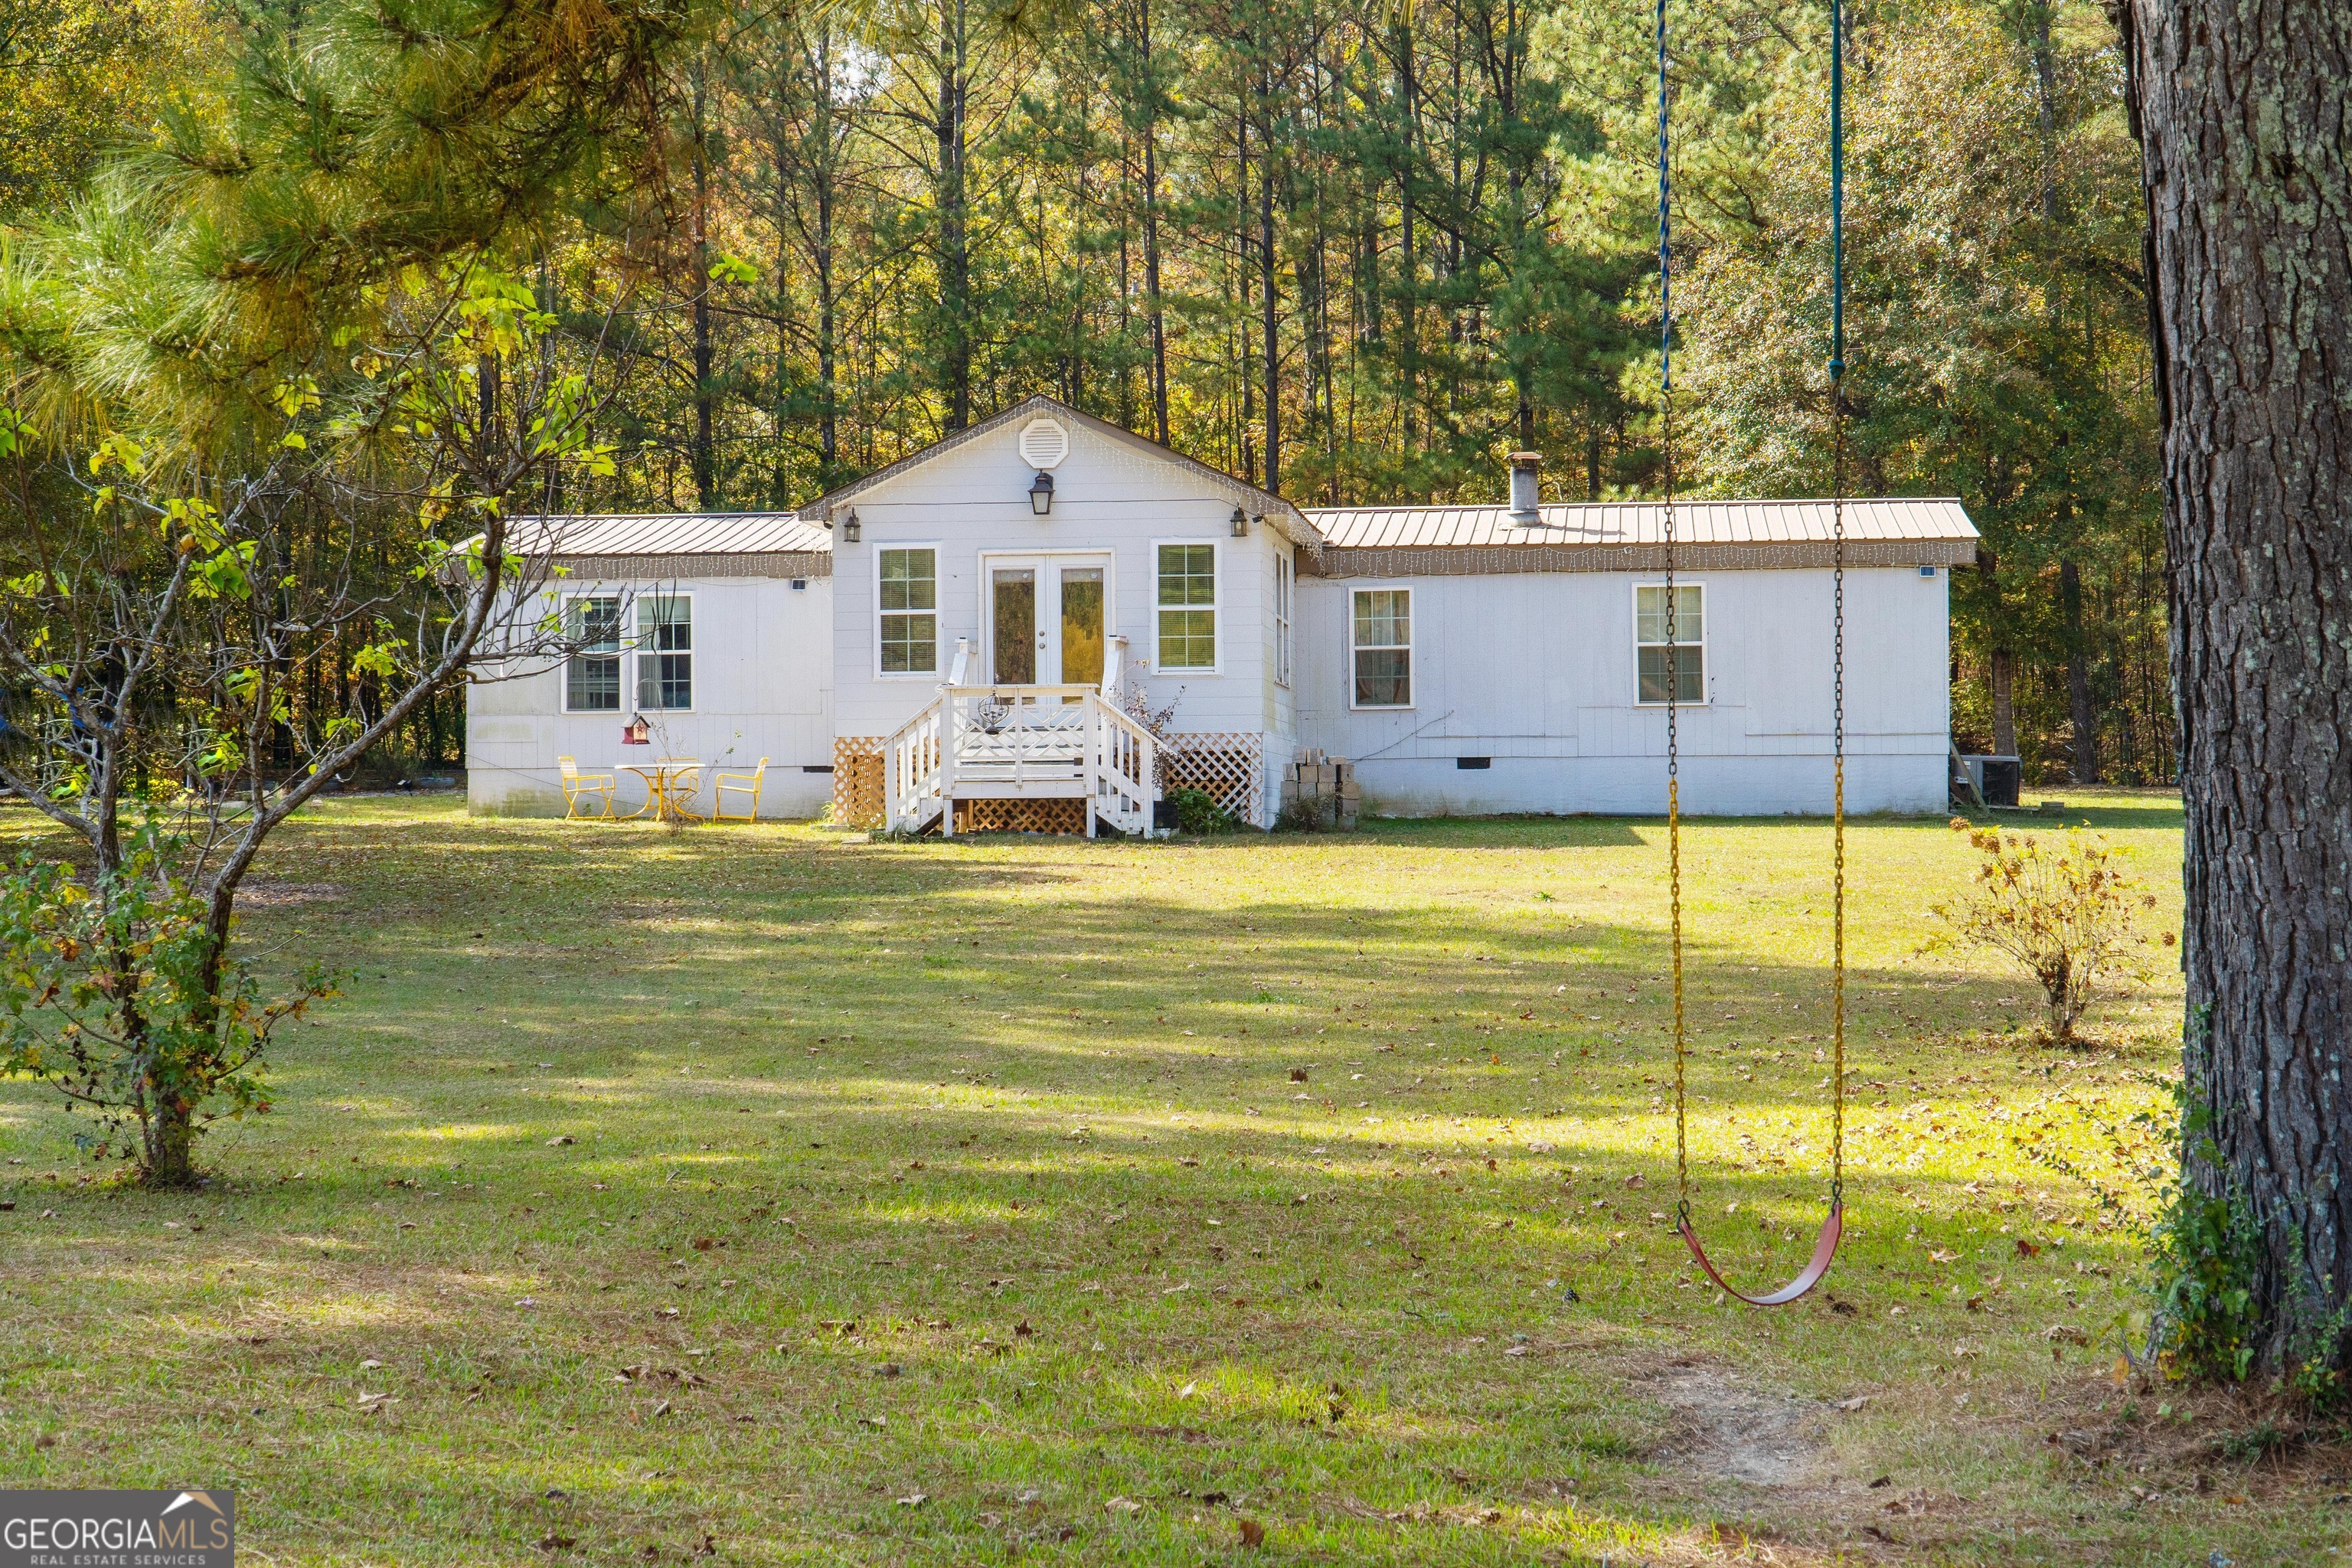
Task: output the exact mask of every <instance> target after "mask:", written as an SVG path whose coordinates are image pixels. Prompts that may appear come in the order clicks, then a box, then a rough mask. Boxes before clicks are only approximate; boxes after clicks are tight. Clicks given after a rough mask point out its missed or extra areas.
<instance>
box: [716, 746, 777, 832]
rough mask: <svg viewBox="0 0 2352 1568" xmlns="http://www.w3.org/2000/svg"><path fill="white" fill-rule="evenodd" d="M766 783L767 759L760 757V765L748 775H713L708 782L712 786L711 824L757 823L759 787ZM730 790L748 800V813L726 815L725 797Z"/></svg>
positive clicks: (758, 817)
mask: <svg viewBox="0 0 2352 1568" xmlns="http://www.w3.org/2000/svg"><path fill="white" fill-rule="evenodd" d="M767 782H768V759H767V758H765V757H761V759H760V765H759V766H758V767H756V768H753V769H752V770H751V772H750V773H716V774H713V775H712V776H711V780H710V783H711V785H712V789H711V794H712V795H713V797H714V798H713V799H712V801H711V803H710V820H711V821H713V822H757V821H759V820H760V786H761V784H765V783H767ZM730 790H732V791H733V792H734V793H735V794H737V795H745V796H748V797H749V798H750V800H751V810H750V811H749V812H748V813H746V814H745V815H743V816H729V815H728V812H727V795H728V792H729V791H730Z"/></svg>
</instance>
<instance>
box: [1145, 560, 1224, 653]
mask: <svg viewBox="0 0 2352 1568" xmlns="http://www.w3.org/2000/svg"><path fill="white" fill-rule="evenodd" d="M1159 611H1160V668H1162V669H1214V668H1217V547H1216V546H1215V545H1213V544H1163V545H1161V546H1160V593H1159Z"/></svg>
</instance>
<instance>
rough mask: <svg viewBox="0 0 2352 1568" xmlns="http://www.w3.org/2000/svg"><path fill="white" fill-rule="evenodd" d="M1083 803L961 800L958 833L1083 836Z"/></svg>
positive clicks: (957, 804) (1084, 813)
mask: <svg viewBox="0 0 2352 1568" xmlns="http://www.w3.org/2000/svg"><path fill="white" fill-rule="evenodd" d="M1086 811H1087V803H1086V802H1085V801H1082V800H960V801H958V802H956V821H955V830H956V831H957V832H958V833H1084V832H1085V831H1086V830H1087V816H1086Z"/></svg>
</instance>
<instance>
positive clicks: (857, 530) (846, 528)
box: [841, 511, 866, 544]
mask: <svg viewBox="0 0 2352 1568" xmlns="http://www.w3.org/2000/svg"><path fill="white" fill-rule="evenodd" d="M865 531H866V530H865V529H864V528H862V527H861V526H859V524H858V521H857V514H856V512H854V511H853V512H851V513H850V514H849V515H848V516H847V517H845V518H844V519H842V521H841V537H842V538H843V539H844V540H845V541H847V542H849V543H851V544H855V543H856V542H857V540H858V536H859V535H860V534H862V533H864V532H865Z"/></svg>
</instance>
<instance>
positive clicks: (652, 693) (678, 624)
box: [637, 594, 694, 710]
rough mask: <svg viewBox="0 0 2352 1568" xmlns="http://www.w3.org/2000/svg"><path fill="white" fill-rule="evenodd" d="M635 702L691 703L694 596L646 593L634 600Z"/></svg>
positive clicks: (664, 706) (644, 705) (643, 705)
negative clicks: (635, 612) (635, 643)
mask: <svg viewBox="0 0 2352 1568" xmlns="http://www.w3.org/2000/svg"><path fill="white" fill-rule="evenodd" d="M637 706H638V707H639V708H640V709H645V710H679V709H688V708H692V707H693V706H694V600H693V599H692V598H691V597H690V596H688V595H684V594H646V595H641V596H640V597H639V598H638V600H637Z"/></svg>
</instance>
